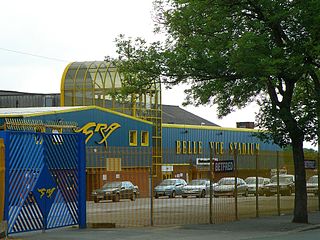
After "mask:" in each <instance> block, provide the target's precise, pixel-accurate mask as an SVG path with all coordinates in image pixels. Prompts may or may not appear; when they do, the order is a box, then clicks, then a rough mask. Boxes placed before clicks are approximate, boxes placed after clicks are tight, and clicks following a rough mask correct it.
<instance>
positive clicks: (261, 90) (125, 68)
mask: <svg viewBox="0 0 320 240" xmlns="http://www.w3.org/2000/svg"><path fill="white" fill-rule="evenodd" d="M154 3H155V19H156V21H157V25H156V30H157V31H158V32H159V31H162V33H164V34H165V37H166V40H165V41H164V42H163V43H161V42H155V43H152V44H151V45H147V44H146V42H145V41H143V40H142V39H137V40H135V41H131V40H130V39H129V40H126V39H125V38H123V37H120V38H119V39H117V41H116V42H117V46H118V53H119V59H121V62H119V68H120V70H121V71H122V72H123V73H124V74H126V76H127V81H128V82H127V84H128V86H130V88H129V91H133V90H134V89H139V86H141V84H146V83H148V81H150V80H151V81H155V80H157V79H159V77H160V79H161V80H162V81H163V82H164V83H166V84H167V85H174V84H179V83H188V84H190V88H189V89H187V90H186V104H188V103H192V104H195V105H199V104H215V105H217V110H218V116H225V115H227V114H229V113H230V112H232V111H234V110H235V109H236V108H242V107H244V106H246V105H247V104H248V103H251V102H253V101H257V102H258V103H259V104H260V113H259V115H258V116H257V117H258V119H257V120H258V123H259V125H260V126H261V127H264V128H267V129H268V130H269V131H270V132H271V134H272V135H271V136H272V140H273V141H274V142H276V143H278V144H280V145H281V146H286V145H288V144H289V145H291V147H292V152H293V158H294V169H295V176H296V182H295V184H296V195H295V205H294V218H293V222H300V223H307V222H308V214H307V193H306V179H305V177H306V174H305V168H304V153H303V141H304V140H305V139H315V136H316V135H317V134H318V136H319V131H318V132H317V131H316V130H317V129H318V130H319V129H320V125H319V121H318V120H319V116H320V81H319V67H320V58H319V55H320V54H319V53H320V45H319V42H320V41H319V38H320V30H319V24H318V23H319V22H320V21H319V20H320V17H319V12H320V2H319V1H318V0H255V1H253V0H206V1H194V0H156V1H155V2H154ZM310 127H311V128H310Z"/></svg>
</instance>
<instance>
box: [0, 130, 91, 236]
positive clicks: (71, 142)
mask: <svg viewBox="0 0 320 240" xmlns="http://www.w3.org/2000/svg"><path fill="white" fill-rule="evenodd" d="M0 137H2V138H4V140H5V159H6V194H5V203H6V205H5V219H6V220H7V222H8V233H9V234H10V233H18V232H26V231H34V230H45V229H52V228H58V227H64V226H70V225H79V227H81V228H82V227H85V225H86V205H85V204H86V202H85V142H84V141H85V139H84V136H83V135H82V134H46V133H28V132H13V131H12V132H11V131H5V132H2V133H1V134H0Z"/></svg>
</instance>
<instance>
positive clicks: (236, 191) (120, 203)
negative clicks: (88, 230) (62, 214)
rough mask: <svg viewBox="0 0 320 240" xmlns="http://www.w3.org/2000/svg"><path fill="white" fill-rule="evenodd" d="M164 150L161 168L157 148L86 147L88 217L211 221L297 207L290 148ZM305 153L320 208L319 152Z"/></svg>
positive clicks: (312, 198) (98, 222) (134, 222)
mask: <svg viewBox="0 0 320 240" xmlns="http://www.w3.org/2000/svg"><path fill="white" fill-rule="evenodd" d="M162 156H163V157H162V163H158V165H157V166H156V167H158V168H160V169H161V172H160V174H157V175H156V176H155V175H154V174H153V171H152V170H153V169H152V168H153V167H155V165H154V164H152V152H151V149H150V148H127V147H121V148H120V147H108V148H107V149H106V148H104V147H101V148H97V147H90V148H87V169H86V175H87V186H86V188H87V222H88V225H89V226H90V225H92V226H112V227H130V226H159V225H181V224H206V223H221V222H227V221H234V220H238V219H244V218H253V217H261V216H268V215H280V214H289V213H292V212H293V208H294V198H295V188H294V182H293V181H294V179H293V177H292V175H294V166H293V158H292V155H291V154H290V153H287V152H262V151H260V152H248V151H247V152H246V154H244V152H242V153H241V152H240V151H239V152H236V153H234V152H232V153H231V152H222V153H221V152H219V153H218V152H217V151H214V150H211V151H210V150H205V149H203V150H202V151H201V152H197V155H193V154H188V153H186V154H185V155H183V154H182V153H181V154H180V155H179V154H177V152H176V149H164V150H163V153H162ZM305 158H306V162H305V166H306V176H307V180H308V179H310V178H311V177H313V176H315V177H313V178H311V180H310V181H313V183H308V211H316V210H319V189H318V187H317V186H318V184H317V181H318V178H317V177H316V176H318V173H319V171H318V168H319V162H318V160H317V156H313V155H312V154H309V155H308V154H306V155H305ZM164 180H165V181H164ZM195 180H204V181H198V182H197V181H195ZM163 181H164V182H163ZM120 183H121V185H120ZM130 183H132V185H131V184H130ZM108 184H111V186H108ZM112 184H114V185H112ZM187 184H188V185H187ZM185 185H187V186H185Z"/></svg>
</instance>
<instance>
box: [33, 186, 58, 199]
mask: <svg viewBox="0 0 320 240" xmlns="http://www.w3.org/2000/svg"><path fill="white" fill-rule="evenodd" d="M37 190H38V192H39V193H40V199H42V198H43V196H44V195H45V194H46V196H47V198H51V196H52V194H53V192H54V191H55V190H56V188H55V187H53V188H48V189H46V188H40V189H39V188H38V189H37Z"/></svg>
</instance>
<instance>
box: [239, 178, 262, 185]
mask: <svg viewBox="0 0 320 240" xmlns="http://www.w3.org/2000/svg"><path fill="white" fill-rule="evenodd" d="M244 181H245V182H246V183H247V184H255V183H256V178H255V177H252V178H246V180H244ZM258 183H259V184H263V179H262V178H258Z"/></svg>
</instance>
